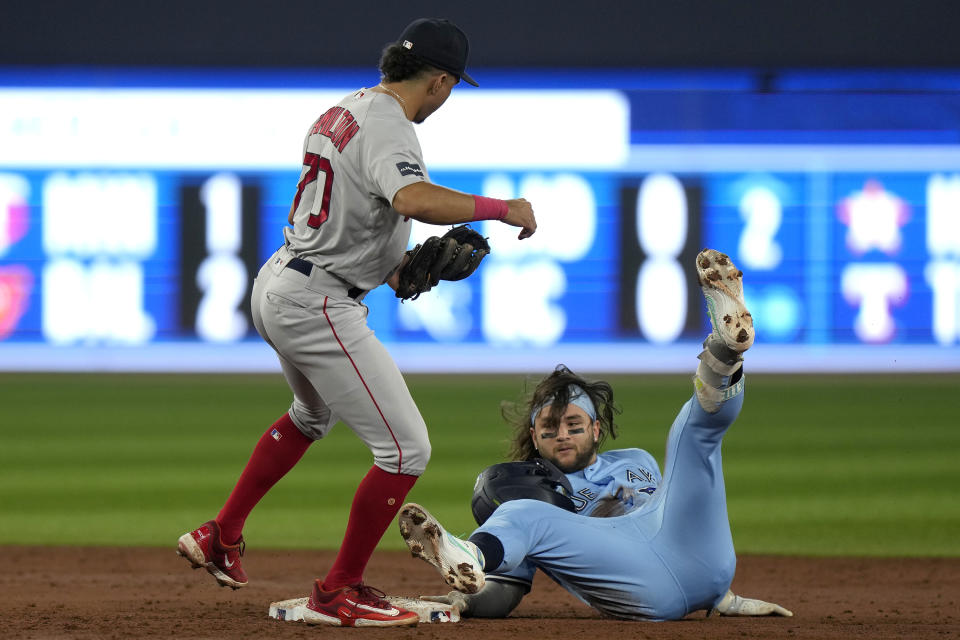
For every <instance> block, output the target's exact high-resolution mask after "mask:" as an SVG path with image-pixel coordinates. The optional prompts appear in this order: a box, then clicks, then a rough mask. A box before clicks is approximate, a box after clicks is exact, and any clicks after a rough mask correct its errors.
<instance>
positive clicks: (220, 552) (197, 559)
mask: <svg viewBox="0 0 960 640" xmlns="http://www.w3.org/2000/svg"><path fill="white" fill-rule="evenodd" d="M244 548H245V545H244V543H243V537H242V536H241V537H240V539H239V540H237V542H236V543H235V544H230V545H226V544H223V543H222V542H221V541H220V525H218V524H217V521H216V520H210V521H209V522H205V523H204V524H202V525H200V526H199V527H197V528H196V529H194V530H193V531H191V532H189V533H185V534H183V535H182V536H180V539H179V540H178V541H177V554H178V555H181V556H183V557H184V558H186V559H187V560H189V561H190V564H191V565H193V568H194V569H199V568H200V567H203V568H204V569H206V570H207V571H209V572H210V575H212V576H213V577H214V578H215V579H216V581H217V583H218V584H219V585H220V586H221V587H232V588H233V589H239V588H240V587H245V586H247V573H246V572H245V571H244V570H243V567H242V566H240V556H242V555H243V550H244Z"/></svg>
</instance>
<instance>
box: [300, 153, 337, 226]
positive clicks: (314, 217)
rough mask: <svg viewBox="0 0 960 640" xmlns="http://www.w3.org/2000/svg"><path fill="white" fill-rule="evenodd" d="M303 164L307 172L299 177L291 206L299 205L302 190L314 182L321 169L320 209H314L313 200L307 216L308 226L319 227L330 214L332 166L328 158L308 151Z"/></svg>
mask: <svg viewBox="0 0 960 640" xmlns="http://www.w3.org/2000/svg"><path fill="white" fill-rule="evenodd" d="M303 166H305V167H307V172H306V173H304V174H303V177H302V178H300V184H298V185H297V196H296V197H295V198H294V199H293V208H294V210H296V209H297V208H298V207H299V206H300V197H301V196H302V195H303V190H304V189H305V188H306V186H307V185H308V184H310V183H311V182H314V181H315V180H316V179H317V175H318V174H319V173H320V172H321V171H322V172H323V175H324V180H323V198H322V199H321V200H320V209H319V210H317V211H314V208H316V200H314V207H313V208H311V210H310V217H309V218H307V226H308V227H311V228H313V229H319V228H320V225H322V224H323V223H324V222H326V221H327V217H328V216H329V215H330V192H331V191H333V167H332V166H331V165H330V161H329V160H327V159H326V158H324V157H323V156H319V155H317V154H315V153H310V152H309V151H308V152H307V153H306V155H305V156H304V157H303Z"/></svg>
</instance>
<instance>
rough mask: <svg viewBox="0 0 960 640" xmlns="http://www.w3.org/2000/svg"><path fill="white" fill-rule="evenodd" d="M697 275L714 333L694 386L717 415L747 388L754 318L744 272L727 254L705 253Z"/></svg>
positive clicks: (706, 408) (708, 409)
mask: <svg viewBox="0 0 960 640" xmlns="http://www.w3.org/2000/svg"><path fill="white" fill-rule="evenodd" d="M697 276H698V277H699V279H700V288H701V290H702V291H703V297H704V298H705V299H706V301H707V313H708V314H709V316H710V323H711V324H712V325H713V333H711V334H710V335H709V336H707V339H706V340H704V342H703V346H704V350H703V352H702V353H701V354H700V355H699V356H698V357H699V359H700V364H699V366H698V367H697V374H696V375H695V376H694V378H693V384H694V387H695V388H696V391H697V400H699V402H700V406H701V407H703V409H704V411H706V412H707V413H716V412H717V411H719V410H720V407H721V406H722V405H723V403H724V402H726V401H727V400H729V399H730V398H732V397H733V396H735V395H736V394H738V393H739V392H740V391H741V390H742V389H743V377H742V375H743V374H742V370H741V367H742V366H743V352H745V351H746V350H747V349H749V348H750V346H751V345H752V344H753V338H754V332H753V317H752V316H751V315H750V312H749V311H747V307H746V306H745V305H744V303H743V272H742V271H740V270H739V269H737V268H736V267H735V266H734V264H733V262H732V261H731V260H730V258H729V257H728V256H727V255H726V254H723V253H720V252H719V251H714V250H713V249H704V250H703V251H701V252H700V254H699V255H698V256H697Z"/></svg>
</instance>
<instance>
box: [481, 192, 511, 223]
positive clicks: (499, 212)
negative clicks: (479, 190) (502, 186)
mask: <svg viewBox="0 0 960 640" xmlns="http://www.w3.org/2000/svg"><path fill="white" fill-rule="evenodd" d="M507 211H508V207H507V201H506V200H498V199H497V198H487V197H485V196H473V221H474V222H476V221H477V220H503V219H504V218H506V217H507Z"/></svg>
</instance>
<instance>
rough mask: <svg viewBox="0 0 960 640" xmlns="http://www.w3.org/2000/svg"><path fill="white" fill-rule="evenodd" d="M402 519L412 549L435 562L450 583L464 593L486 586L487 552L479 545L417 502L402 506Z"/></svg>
mask: <svg viewBox="0 0 960 640" xmlns="http://www.w3.org/2000/svg"><path fill="white" fill-rule="evenodd" d="M399 522H400V535H401V536H403V539H404V540H405V541H406V543H407V546H408V547H409V548H410V552H411V553H412V554H413V555H414V556H416V557H417V558H422V559H423V560H426V561H427V562H429V563H430V564H432V565H433V566H434V567H435V568H436V569H437V570H438V571H439V572H440V575H441V576H442V577H443V579H444V581H445V582H446V583H447V584H448V585H450V586H451V587H453V588H454V589H456V590H457V591H462V592H463V593H476V592H478V591H480V589H482V588H483V585H484V577H483V554H482V553H481V552H480V549H478V548H477V545H475V544H473V543H472V542H470V541H469V540H461V539H460V538H458V537H456V536H454V535H451V534H450V533H448V532H447V531H446V530H445V529H444V528H443V527H442V526H440V523H439V522H437V519H436V518H434V517H433V516H431V515H430V512H429V511H427V510H426V509H424V508H423V507H421V506H420V505H418V504H415V503H413V502H409V503H407V504H405V505H403V507H402V508H401V509H400V519H399Z"/></svg>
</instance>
